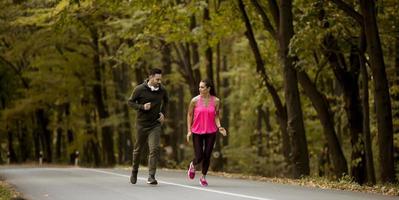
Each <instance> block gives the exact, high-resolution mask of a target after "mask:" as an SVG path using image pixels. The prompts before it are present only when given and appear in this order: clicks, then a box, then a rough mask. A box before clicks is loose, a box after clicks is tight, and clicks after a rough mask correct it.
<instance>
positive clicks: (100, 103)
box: [89, 27, 115, 166]
mask: <svg viewBox="0 0 399 200" xmlns="http://www.w3.org/2000/svg"><path fill="white" fill-rule="evenodd" d="M89 28H90V32H91V39H92V44H93V48H94V51H95V52H94V55H93V67H94V77H95V81H96V82H95V84H94V86H93V96H94V100H95V106H96V108H97V112H98V114H99V118H100V123H103V122H104V121H105V120H107V119H108V118H109V116H110V114H109V111H108V108H107V107H108V106H107V104H106V102H105V99H106V94H105V92H106V88H105V85H104V84H103V80H104V74H105V70H104V64H102V63H101V60H100V49H99V35H98V31H97V29H96V28H95V27H89ZM112 132H113V131H112V127H111V125H101V136H102V140H101V141H102V148H103V149H102V152H103V153H102V154H103V157H104V164H105V165H106V166H113V165H115V156H114V142H113V137H112Z"/></svg>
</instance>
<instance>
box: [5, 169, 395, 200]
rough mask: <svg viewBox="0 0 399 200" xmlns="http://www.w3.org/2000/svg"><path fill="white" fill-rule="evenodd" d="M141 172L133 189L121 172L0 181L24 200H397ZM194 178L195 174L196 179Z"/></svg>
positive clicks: (17, 172) (48, 173) (30, 173)
mask: <svg viewBox="0 0 399 200" xmlns="http://www.w3.org/2000/svg"><path fill="white" fill-rule="evenodd" d="M146 174H147V171H146V170H145V169H142V170H141V171H140V172H139V175H138V181H137V184H135V185H132V184H130V182H129V176H130V171H129V170H126V169H91V168H44V167H42V168H30V167H24V168H21V167H17V168H15V167H14V168H7V167H1V168H0V176H1V177H3V178H4V179H6V181H7V182H8V183H11V184H12V185H14V186H15V187H16V189H17V190H18V191H19V192H21V193H22V194H23V196H24V198H26V199H28V200H152V199H154V200H179V199H184V200H204V199H206V200H213V199H215V200H219V199H223V200H392V199H396V200H399V197H394V196H383V195H374V194H365V193H359V192H346V191H338V190H325V189H317V188H307V187H300V186H292V185H283V184H275V183H267V182H259V181H250V180H242V179H232V178H223V177H216V176H207V180H208V182H209V186H208V187H201V186H199V183H198V177H196V178H195V180H188V179H187V177H186V173H185V172H184V171H171V170H158V172H157V176H156V177H157V179H158V183H159V184H158V185H156V186H152V185H148V184H147V183H146V181H147V176H146ZM197 176H198V174H197Z"/></svg>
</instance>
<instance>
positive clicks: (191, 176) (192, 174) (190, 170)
mask: <svg viewBox="0 0 399 200" xmlns="http://www.w3.org/2000/svg"><path fill="white" fill-rule="evenodd" d="M187 176H188V178H189V179H194V177H195V167H194V165H193V162H190V167H188V170H187Z"/></svg>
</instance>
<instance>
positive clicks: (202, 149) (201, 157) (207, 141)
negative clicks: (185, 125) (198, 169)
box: [193, 133, 216, 175]
mask: <svg viewBox="0 0 399 200" xmlns="http://www.w3.org/2000/svg"><path fill="white" fill-rule="evenodd" d="M215 139H216V133H211V134H195V133H193V145H194V152H195V159H194V160H193V164H194V165H197V164H198V163H200V162H201V161H202V174H203V175H206V174H207V173H208V168H209V164H210V160H211V154H212V150H213V146H214V145H215Z"/></svg>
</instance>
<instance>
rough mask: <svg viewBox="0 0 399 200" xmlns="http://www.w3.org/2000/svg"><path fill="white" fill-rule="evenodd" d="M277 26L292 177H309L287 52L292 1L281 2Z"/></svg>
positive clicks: (291, 62) (295, 84)
mask: <svg viewBox="0 0 399 200" xmlns="http://www.w3.org/2000/svg"><path fill="white" fill-rule="evenodd" d="M279 8H280V24H279V37H278V38H279V55H280V61H281V63H282V66H283V71H284V96H285V100H286V106H287V122H288V123H287V131H288V134H289V136H291V139H292V140H291V143H292V147H293V149H292V155H293V156H292V163H293V164H294V165H293V177H294V178H299V177H301V176H303V175H309V173H310V168H309V153H308V146H307V141H306V134H305V127H304V124H303V116H302V108H301V102H300V98H299V90H298V80H297V73H296V70H295V68H294V58H292V57H291V56H290V55H289V54H288V52H289V44H290V40H291V38H292V37H293V35H294V27H293V17H292V0H281V1H280V4H279Z"/></svg>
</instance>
